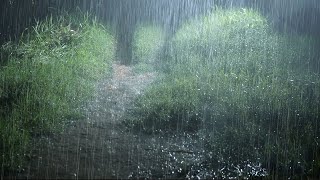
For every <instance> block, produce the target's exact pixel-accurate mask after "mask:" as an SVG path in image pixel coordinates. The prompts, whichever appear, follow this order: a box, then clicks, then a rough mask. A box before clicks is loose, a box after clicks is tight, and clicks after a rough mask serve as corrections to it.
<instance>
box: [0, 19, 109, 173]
mask: <svg viewBox="0 0 320 180" xmlns="http://www.w3.org/2000/svg"><path fill="white" fill-rule="evenodd" d="M114 43H115V42H114V38H113V36H112V35H111V33H110V32H108V31H107V30H106V29H105V28H104V27H103V26H102V25H100V24H99V23H97V22H96V21H95V20H93V18H92V17H91V16H90V15H88V14H86V15H82V14H76V15H69V14H66V15H63V16H60V17H57V18H53V17H48V18H47V19H46V20H45V21H43V22H39V23H37V25H36V26H34V27H32V29H30V30H28V31H27V32H25V34H23V36H22V38H21V40H20V41H19V42H18V43H17V44H15V43H13V42H8V43H6V44H5V45H3V46H2V48H1V51H2V53H1V54H6V56H5V57H6V58H7V60H6V63H5V64H4V65H3V66H2V67H0V131H1V136H0V142H1V144H0V152H1V154H2V156H1V157H0V162H1V164H2V165H3V166H4V167H6V168H10V169H16V168H17V167H19V166H20V165H21V164H22V163H23V160H24V158H25V155H26V152H27V151H26V150H27V148H28V140H29V139H30V137H31V136H34V135H37V134H41V133H46V132H53V131H59V130H60V128H61V127H62V125H63V123H64V120H66V119H68V118H76V117H80V116H81V109H80V106H81V105H82V103H83V102H84V101H86V100H88V99H89V98H90V97H91V96H92V95H91V94H92V91H93V88H94V82H95V81H96V80H98V79H99V78H101V77H102V76H104V75H106V73H107V70H108V69H109V65H110V62H111V61H112V60H113V56H114Z"/></svg>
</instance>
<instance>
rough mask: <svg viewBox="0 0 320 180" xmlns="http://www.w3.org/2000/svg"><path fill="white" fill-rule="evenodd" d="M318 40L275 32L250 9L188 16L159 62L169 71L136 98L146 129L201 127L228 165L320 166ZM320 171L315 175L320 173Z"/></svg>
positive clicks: (295, 169)
mask: <svg viewBox="0 0 320 180" xmlns="http://www.w3.org/2000/svg"><path fill="white" fill-rule="evenodd" d="M316 43H317V41H316V40H314V39H312V37H301V36H296V35H290V36H289V35H284V34H277V33H276V32H273V31H272V29H271V28H270V26H269V24H268V22H267V20H266V19H265V18H264V17H263V16H261V15H260V14H259V13H257V12H255V11H253V10H249V9H232V10H219V9H218V10H216V11H215V12H214V13H212V14H210V15H207V16H205V17H203V18H201V19H200V20H197V21H195V20H194V21H190V22H187V23H185V24H184V25H183V26H182V27H181V29H180V30H178V32H177V33H176V35H175V36H174V37H173V39H172V40H171V42H170V47H169V48H168V49H169V50H168V51H166V53H167V54H165V56H164V57H166V59H164V60H163V61H164V62H163V69H164V70H165V71H166V72H167V76H166V77H165V79H163V81H161V83H159V84H156V85H154V87H152V88H150V90H149V91H148V92H146V94H145V95H143V96H142V97H141V99H139V100H138V101H137V102H136V109H134V110H133V111H132V112H131V113H133V114H134V115H135V117H136V118H131V121H133V124H135V125H138V126H140V127H142V128H143V129H145V130H146V131H152V132H155V131H168V132H170V131H171V132H172V130H174V131H173V132H175V131H176V130H177V129H178V130H182V131H190V130H196V131H199V132H202V131H205V132H206V135H205V136H206V138H207V141H208V144H207V148H208V150H211V151H214V152H215V155H216V157H220V158H222V159H224V160H225V161H228V162H227V163H228V164H240V163H241V162H245V161H246V160H248V159H249V160H250V161H252V162H261V163H263V166H264V167H266V168H267V169H268V170H269V173H270V174H271V173H273V174H274V175H277V176H280V175H289V176H295V175H302V174H314V175H316V173H319V172H316V170H317V169H319V161H320V157H319V153H317V152H318V151H319V149H320V148H319V139H318V137H319V135H320V128H319V125H318V122H319V113H320V111H319V107H320V93H319V91H320V75H319V72H318V71H317V70H318V69H319V63H318V61H317V60H318V59H319V53H318V52H317V46H316ZM318 175H319V174H318Z"/></svg>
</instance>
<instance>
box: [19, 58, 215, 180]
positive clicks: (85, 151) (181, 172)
mask: <svg viewBox="0 0 320 180" xmlns="http://www.w3.org/2000/svg"><path fill="white" fill-rule="evenodd" d="M156 78H157V74H156V73H155V72H153V73H150V72H148V73H144V74H136V73H134V72H133V70H132V67H128V66H123V65H118V64H114V65H113V75H112V77H111V78H107V79H105V80H103V81H101V82H99V83H98V84H97V87H96V92H95V98H94V100H92V101H91V102H89V103H88V104H87V105H86V106H85V108H84V111H85V114H86V116H85V117H86V118H85V119H84V120H77V121H71V120H70V122H69V123H68V126H67V127H66V129H65V130H64V131H63V132H62V133H61V134H55V135H51V136H45V137H41V138H39V137H38V138H34V139H33V146H32V147H33V149H32V151H31V155H30V157H31V158H30V161H29V163H28V164H27V165H26V166H25V168H24V171H23V172H22V173H21V174H19V176H18V177H22V178H39V179H53V178H64V179H65V178H68V179H83V178H84V179H93V178H103V179H105V178H108V179H110V178H113V179H118V178H125V179H127V178H179V177H181V178H186V177H191V176H192V174H195V176H196V174H197V175H199V173H200V172H195V173H192V172H191V171H192V169H193V168H192V166H191V165H193V164H194V165H195V164H197V166H201V163H202V162H204V161H205V159H206V156H207V155H210V153H208V152H205V151H204V149H203V142H204V141H203V140H201V139H199V138H197V137H196V136H195V135H192V134H183V133H182V134H176V135H165V134H163V135H159V134H158V135H146V134H143V133H139V132H136V131H135V132H131V131H130V130H128V128H126V127H125V126H124V123H122V121H123V120H124V118H123V115H124V113H125V112H126V109H128V108H130V107H132V102H133V101H134V99H135V98H137V97H138V95H139V94H141V93H143V92H144V90H145V89H146V88H147V87H148V86H149V85H150V84H151V83H152V82H153V81H154V80H155V79H156ZM195 171H198V170H195ZM209 174H211V173H209ZM203 176H206V175H204V174H202V177H203Z"/></svg>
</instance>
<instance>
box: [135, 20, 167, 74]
mask: <svg viewBox="0 0 320 180" xmlns="http://www.w3.org/2000/svg"><path fill="white" fill-rule="evenodd" d="M164 38H165V36H164V31H163V29H161V28H160V27H158V26H155V25H147V24H140V25H138V26H137V28H136V30H135V33H134V41H133V59H134V63H135V64H136V65H135V70H136V71H138V72H143V71H147V70H148V69H150V67H152V66H153V65H154V62H155V60H156V59H157V57H158V54H159V50H160V49H161V48H162V46H163V44H164Z"/></svg>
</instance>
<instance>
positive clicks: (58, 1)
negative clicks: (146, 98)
mask: <svg viewBox="0 0 320 180" xmlns="http://www.w3.org/2000/svg"><path fill="white" fill-rule="evenodd" d="M215 6H222V7H224V8H229V7H231V6H241V7H252V8H255V9H258V10H259V11H261V13H263V14H264V15H265V16H266V17H267V18H268V19H269V20H270V21H271V22H272V24H273V25H274V27H275V29H276V30H278V31H279V32H284V31H285V32H286V33H288V32H289V33H299V34H311V35H316V36H319V35H320V32H319V30H320V18H319V17H320V1H319V0H282V1H279V0H1V7H0V9H1V11H0V44H3V43H4V42H6V41H8V40H13V41H16V40H18V39H19V35H20V34H21V33H22V32H23V31H25V30H26V29H27V28H28V27H30V26H32V25H34V24H35V23H36V21H38V20H42V19H44V18H45V17H46V16H48V15H53V16H55V15H59V14H61V12H63V11H67V12H69V11H74V10H75V9H76V8H79V9H81V10H82V11H83V12H87V11H88V12H90V13H92V14H94V15H96V16H97V18H98V19H99V20H100V21H101V22H104V23H108V24H109V25H111V26H112V27H113V30H115V32H117V33H116V34H117V40H118V47H121V48H118V54H119V56H118V58H120V59H121V60H123V61H125V63H130V60H131V53H130V52H131V46H130V44H131V41H132V36H133V32H134V28H135V26H136V24H137V23H139V22H146V21H148V22H153V23H158V24H160V25H163V27H165V29H166V30H167V31H168V32H170V33H168V34H169V36H170V34H171V35H172V34H174V32H175V31H176V29H177V28H178V27H179V25H180V24H181V23H182V22H183V21H184V20H186V19H188V18H192V17H196V16H197V15H199V14H203V13H206V12H209V11H210V10H212V9H213V8H214V7H215Z"/></svg>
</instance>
